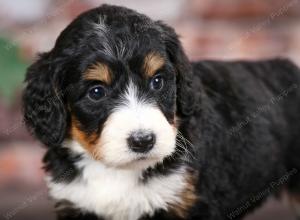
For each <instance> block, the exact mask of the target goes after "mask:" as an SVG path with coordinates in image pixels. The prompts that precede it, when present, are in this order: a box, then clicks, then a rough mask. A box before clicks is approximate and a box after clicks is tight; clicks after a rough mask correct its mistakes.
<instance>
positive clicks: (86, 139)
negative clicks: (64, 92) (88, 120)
mask: <svg viewBox="0 0 300 220" xmlns="http://www.w3.org/2000/svg"><path fill="white" fill-rule="evenodd" d="M71 136H72V138H73V139H74V140H76V141H78V142H79V143H80V144H81V146H83V147H84V148H85V149H86V150H87V151H88V152H89V153H90V155H91V156H92V157H93V158H94V159H96V160H101V158H102V156H101V149H100V147H99V146H98V145H97V143H98V139H99V135H98V134H97V133H92V134H87V133H85V132H84V131H82V130H80V122H79V121H78V120H77V119H75V117H74V116H73V117H72V125H71Z"/></svg>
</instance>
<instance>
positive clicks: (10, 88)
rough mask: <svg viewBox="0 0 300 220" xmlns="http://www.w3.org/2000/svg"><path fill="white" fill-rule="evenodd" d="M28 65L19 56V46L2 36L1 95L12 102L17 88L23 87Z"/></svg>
mask: <svg viewBox="0 0 300 220" xmlns="http://www.w3.org/2000/svg"><path fill="white" fill-rule="evenodd" d="M27 66H28V63H26V62H25V61H24V60H22V59H21V58H20V56H19V50H18V47H17V46H16V45H15V44H14V43H13V42H11V41H9V40H7V39H3V38H0V96H2V97H4V99H5V100H6V101H8V102H11V101H12V99H13V97H14V94H15V92H16V90H17V89H21V88H22V82H23V80H24V76H25V71H26V68H27Z"/></svg>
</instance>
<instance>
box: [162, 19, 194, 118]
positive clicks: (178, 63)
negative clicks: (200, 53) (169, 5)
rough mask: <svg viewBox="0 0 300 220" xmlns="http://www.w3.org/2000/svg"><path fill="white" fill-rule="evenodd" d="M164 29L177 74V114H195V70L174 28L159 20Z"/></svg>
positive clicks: (163, 33) (168, 49)
mask: <svg viewBox="0 0 300 220" xmlns="http://www.w3.org/2000/svg"><path fill="white" fill-rule="evenodd" d="M157 23H158V25H159V26H160V28H161V29H162V37H163V39H164V41H165V45H166V50H167V53H168V56H169V58H170V60H171V62H172V63H173V65H174V66H175V69H176V72H177V73H176V74H177V76H176V77H177V79H176V80H177V100H176V101H177V114H178V115H179V116H181V117H184V116H190V115H192V114H193V112H194V110H195V107H196V104H197V103H196V102H195V99H196V98H195V94H194V93H195V92H193V84H192V77H193V70H192V66H191V63H190V62H189V60H188V58H187V56H186V54H185V53H184V50H183V48H182V45H181V43H180V41H179V39H178V36H177V34H176V33H175V31H174V29H173V28H171V27H169V26H168V25H166V24H164V23H162V22H161V21H158V22H157Z"/></svg>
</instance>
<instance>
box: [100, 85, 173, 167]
mask: <svg viewBox="0 0 300 220" xmlns="http://www.w3.org/2000/svg"><path fill="white" fill-rule="evenodd" d="M137 93H138V90H137V87H136V86H135V85H134V84H133V83H132V82H130V83H129V85H128V87H127V89H126V91H125V92H124V94H123V95H122V102H121V103H120V105H119V106H117V107H116V109H115V110H114V111H113V113H111V115H110V116H109V118H108V119H107V121H106V123H105V124H104V128H103V130H102V133H101V138H100V143H99V144H100V146H101V155H102V158H103V160H104V161H105V162H107V163H109V164H113V165H117V166H118V165H125V164H127V163H130V162H132V161H133V160H135V159H138V158H137V154H135V153H134V152H131V151H130V149H129V148H128V146H127V138H128V137H129V135H130V134H131V133H132V132H134V131H137V130H147V131H151V132H153V134H154V135H155V136H156V143H155V145H154V148H153V149H152V150H151V151H150V152H149V153H148V154H147V156H149V159H153V160H155V162H158V161H160V160H162V159H163V158H164V157H166V156H168V155H170V154H172V153H173V151H174V150H175V139H176V130H175V129H174V127H173V126H171V125H170V124H169V122H168V121H167V119H166V117H165V116H164V115H163V113H162V112H161V110H160V109H159V108H158V107H157V106H155V104H152V103H150V102H149V101H147V100H145V99H143V98H138V95H137ZM152 163H153V161H152ZM148 165H149V164H148ZM153 165H154V164H153ZM142 168H144V167H142Z"/></svg>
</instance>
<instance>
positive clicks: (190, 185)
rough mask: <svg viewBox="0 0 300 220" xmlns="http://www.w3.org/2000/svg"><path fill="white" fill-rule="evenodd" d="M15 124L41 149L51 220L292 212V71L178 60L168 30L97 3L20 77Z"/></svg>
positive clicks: (264, 64) (295, 127) (296, 99)
mask: <svg viewBox="0 0 300 220" xmlns="http://www.w3.org/2000/svg"><path fill="white" fill-rule="evenodd" d="M26 84H27V85H26V88H25V91H24V96H23V100H24V115H25V122H26V124H27V126H28V127H29V129H30V131H31V132H32V133H33V135H34V136H35V137H36V138H37V139H39V140H40V141H41V142H42V143H43V144H44V145H45V146H47V153H46V155H45V157H44V163H45V170H46V172H47V178H46V181H47V184H48V187H49V195H50V196H51V198H52V199H53V200H54V201H55V202H56V212H57V216H58V219H60V220H70V219H71V220H79V219H80V220H83V219H85V220H93V219H95V220H100V219H101V220H138V219H143V220H147V219H148V220H151V219H161V220H169V219H175V220H176V219H178V220H179V219H189V220H192V219H197V220H201V219H203V220H220V219H241V218H242V217H243V216H244V215H245V214H247V213H249V212H251V211H252V210H253V209H254V208H255V207H258V206H259V205H260V204H261V203H262V202H263V201H265V200H266V199H267V198H268V197H269V195H271V194H278V193H280V192H282V191H285V192H287V193H288V195H289V197H290V200H291V201H292V204H293V205H294V207H295V208H296V209H297V208H298V211H299V204H300V175H299V174H298V171H299V169H300V160H299V156H300V148H299V147H300V137H299V136H300V114H299V113H300V89H299V85H300V71H299V69H298V68H297V67H296V66H295V65H294V64H292V63H291V62H289V61H287V60H283V59H276V60H268V61H259V62H246V61H239V62H218V61H201V62H196V63H191V62H189V60H188V59H187V57H186V55H185V53H184V51H183V49H182V46H181V44H180V42H179V40H178V37H177V35H176V33H175V32H174V30H173V29H172V28H171V27H169V26H167V25H166V24H164V23H162V22H160V21H153V20H151V19H150V18H148V17H146V16H144V15H142V14H139V13H137V12H135V11H132V10H130V9H126V8H123V7H117V6H109V5H103V6H101V7H99V8H96V9H93V10H90V11H88V12H86V13H84V14H82V15H80V16H79V17H78V18H77V19H75V20H74V21H73V22H72V23H71V24H70V25H69V26H68V27H67V28H66V29H65V30H64V31H63V32H62V33H61V35H60V36H59V38H58V39H57V41H56V44H55V46H54V48H53V49H52V50H51V51H49V52H47V53H43V54H41V55H40V57H39V59H38V60H37V61H36V62H35V63H34V64H33V65H32V66H31V67H30V68H29V69H28V72H27V77H26Z"/></svg>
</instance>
